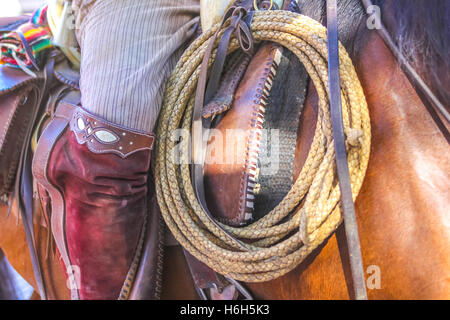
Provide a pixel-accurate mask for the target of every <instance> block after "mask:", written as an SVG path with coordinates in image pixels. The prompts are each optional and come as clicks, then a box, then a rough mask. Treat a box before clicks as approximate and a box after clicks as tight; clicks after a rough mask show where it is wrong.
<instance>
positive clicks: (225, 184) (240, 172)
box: [204, 43, 279, 225]
mask: <svg viewBox="0 0 450 320" xmlns="http://www.w3.org/2000/svg"><path fill="white" fill-rule="evenodd" d="M278 48H279V47H278V46H276V45H274V44H272V43H266V44H263V45H262V46H261V47H260V49H259V50H258V52H257V53H256V54H255V56H254V57H253V59H252V61H251V62H250V65H249V66H248V68H247V71H246V73H245V75H244V77H243V78H242V80H241V82H240V85H239V86H238V88H237V91H236V93H235V98H234V102H233V105H232V107H231V108H230V110H229V111H228V112H227V113H226V114H225V115H224V117H223V118H222V119H221V120H220V121H219V122H218V123H217V124H216V126H215V128H214V129H215V130H216V131H217V133H220V134H219V135H217V136H216V138H214V139H213V140H211V141H210V143H209V147H208V151H207V159H206V162H205V170H204V175H205V186H206V188H205V189H206V198H207V203H208V207H209V208H210V209H211V212H213V214H214V215H215V218H216V219H218V220H219V221H222V222H225V223H227V224H231V225H242V224H244V223H245V222H247V221H248V220H249V219H250V218H251V217H252V208H251V207H250V201H251V199H249V197H251V196H252V195H253V188H254V186H255V184H256V182H254V181H255V180H256V178H257V177H255V173H254V172H255V171H256V167H255V166H254V165H253V164H254V161H252V160H253V158H254V157H253V156H252V155H251V154H250V149H253V147H258V146H259V140H258V139H259V136H260V135H259V134H257V130H258V129H261V128H262V122H261V121H263V117H264V112H263V111H261V108H260V107H261V106H262V107H264V105H265V104H266V102H267V94H265V93H264V84H265V83H266V81H267V79H270V78H273V76H271V68H272V66H273V65H274V64H273V63H274V58H275V56H276V54H277V50H278ZM269 81H271V80H269ZM230 130H232V131H230ZM227 131H228V133H227ZM230 133H231V134H230ZM214 135H215V134H214V133H213V134H212V136H214ZM218 139H222V142H223V145H220V144H218V143H217V142H218ZM219 142H220V141H219ZM208 155H209V156H210V159H214V161H208ZM256 156H257V155H256ZM228 190H238V191H239V192H238V191H236V192H228Z"/></svg>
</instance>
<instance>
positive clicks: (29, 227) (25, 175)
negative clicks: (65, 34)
mask: <svg viewBox="0 0 450 320" xmlns="http://www.w3.org/2000/svg"><path fill="white" fill-rule="evenodd" d="M54 62H55V61H54V56H50V58H49V61H48V63H47V64H46V66H45V71H44V85H43V88H42V90H41V91H40V93H39V97H38V99H37V101H38V103H37V107H36V108H35V110H33V115H32V117H31V121H30V124H29V126H28V128H27V133H26V136H25V143H24V144H23V146H22V151H21V155H20V161H19V166H18V170H17V178H16V185H15V190H14V192H13V197H12V198H14V197H15V196H16V197H17V203H18V211H19V212H20V215H21V217H22V221H23V226H24V230H25V236H26V239H27V244H28V249H29V250H30V257H31V263H32V266H33V272H34V275H35V278H36V284H37V286H38V290H39V294H40V296H41V299H42V300H45V299H46V298H47V294H46V289H45V283H44V278H43V274H42V270H41V265H40V261H39V256H38V253H37V249H36V242H35V237H34V224H33V174H32V172H31V162H32V154H31V137H32V134H33V129H34V125H35V123H36V122H37V120H38V115H39V114H40V113H41V111H42V110H41V109H42V107H43V103H42V101H43V100H44V99H45V97H46V96H47V94H48V92H49V90H50V87H51V83H52V80H53V67H54Z"/></svg>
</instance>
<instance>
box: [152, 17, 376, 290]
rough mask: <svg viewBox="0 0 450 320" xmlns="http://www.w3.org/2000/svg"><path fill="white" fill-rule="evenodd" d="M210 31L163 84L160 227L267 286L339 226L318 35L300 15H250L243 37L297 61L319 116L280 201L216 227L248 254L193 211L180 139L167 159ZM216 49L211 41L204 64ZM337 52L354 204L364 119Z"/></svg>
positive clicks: (218, 264)
mask: <svg viewBox="0 0 450 320" xmlns="http://www.w3.org/2000/svg"><path fill="white" fill-rule="evenodd" d="M225 27H226V25H225V26H224V27H223V28H225ZM218 28H219V25H216V26H214V27H213V28H212V29H210V30H208V31H207V32H205V33H203V34H202V35H201V36H200V37H199V38H198V39H196V41H194V42H193V43H192V44H191V46H190V47H189V48H188V49H187V50H186V51H185V53H184V54H183V56H182V57H181V59H180V61H179V62H178V64H177V66H176V68H175V70H174V72H173V74H172V76H171V77H170V79H169V81H168V85H167V89H166V93H165V98H164V102H163V107H162V110H161V114H160V118H159V123H158V130H157V144H156V162H155V168H154V169H155V178H156V192H157V198H158V203H159V206H160V209H161V212H162V216H163V218H164V220H165V222H166V224H167V226H168V227H169V229H170V230H171V232H172V233H173V235H174V236H175V238H176V239H177V240H178V242H179V243H180V244H181V245H182V246H183V247H184V248H186V249H187V250H188V251H189V252H190V253H191V254H192V255H193V256H195V257H196V258H197V259H199V260H200V261H202V262H204V263H205V264H207V265H208V266H209V267H211V268H212V269H214V270H215V271H216V272H218V273H220V274H223V275H226V276H229V277H231V278H234V279H236V280H239V281H245V282H262V281H268V280H272V279H274V278H277V277H279V276H282V275H284V274H286V273H287V272H289V271H291V270H292V269H294V268H295V267H296V266H298V265H299V264H300V263H301V262H302V261H303V260H304V259H305V258H306V257H307V256H308V255H309V254H310V253H311V251H313V250H314V249H315V248H317V247H318V246H319V245H320V244H322V243H323V242H324V241H325V240H326V239H327V238H328V237H329V236H330V235H331V234H332V233H333V232H334V231H335V230H336V229H337V227H338V226H339V225H340V223H341V222H342V215H341V211H340V205H339V201H340V190H339V185H338V181H337V174H336V165H335V155H334V145H333V138H332V129H331V119H330V106H329V86H328V70H327V35H326V28H325V27H323V26H322V25H321V24H319V23H318V22H317V21H315V20H312V19H310V18H308V17H306V16H303V15H299V14H296V13H291V12H287V11H257V12H255V13H254V17H253V21H252V25H251V31H252V34H253V37H254V40H255V42H259V41H263V40H267V41H273V42H276V43H279V44H281V45H283V46H285V47H287V48H288V49H289V50H291V51H292V52H293V53H294V54H295V55H296V56H297V57H298V59H300V61H301V62H302V63H303V65H304V66H305V68H306V70H307V72H308V74H309V76H310V77H311V79H312V81H313V83H314V85H315V88H316V90H317V93H318V96H319V112H318V119H317V125H316V129H315V134H314V139H313V141H312V144H311V147H310V150H309V154H308V156H307V159H306V162H305V164H304V166H303V168H302V170H301V172H300V174H299V176H298V178H297V180H296V181H295V183H294V185H293V186H292V188H291V190H290V191H289V193H288V194H287V195H286V196H285V198H284V199H283V200H282V201H281V202H280V203H279V204H278V205H277V206H276V207H275V208H274V209H273V210H272V211H270V212H269V213H267V214H266V215H265V216H264V217H263V218H261V219H260V220H258V221H256V222H254V223H252V224H250V225H248V226H245V227H240V228H236V227H231V226H227V225H223V224H221V226H222V227H223V228H224V229H225V230H226V231H227V232H228V233H229V234H231V235H232V236H233V237H235V238H237V239H239V240H240V241H242V242H243V243H245V245H246V247H247V250H243V249H242V247H240V246H239V245H237V244H236V243H235V242H234V241H232V240H231V239H230V238H229V237H228V236H227V234H226V233H225V232H224V231H223V230H221V229H220V228H218V227H217V226H216V225H215V224H214V223H212V222H211V221H210V220H209V218H208V217H207V214H206V213H205V212H204V211H203V210H202V209H201V207H200V204H199V202H198V200H197V198H196V196H195V191H194V190H193V188H192V184H191V178H190V170H189V159H188V155H189V150H188V147H189V144H188V143H187V142H186V141H184V142H183V143H182V144H181V145H182V146H181V148H182V151H183V152H182V154H181V157H182V161H180V162H176V163H175V161H174V160H173V156H172V155H173V153H172V152H173V150H174V147H175V145H176V144H177V143H178V142H177V141H176V139H175V137H174V135H173V132H174V131H175V130H176V129H179V128H183V129H185V130H187V131H188V132H190V129H191V120H192V111H193V106H194V96H195V89H196V85H197V80H198V76H199V73H200V65H201V62H202V58H203V55H204V53H205V49H206V46H207V45H208V43H209V40H210V39H211V38H212V36H213V35H214V33H215V32H216V31H217V29H218ZM221 32H223V30H220V31H219V39H220V33H221ZM217 46H218V41H217V43H216V44H215V49H214V51H213V54H212V57H211V59H210V61H209V66H211V64H212V62H213V61H214V58H215V54H216V51H217V50H216V49H217ZM238 47H239V44H238V43H237V40H236V39H232V41H231V42H230V46H229V53H231V52H232V51H234V50H236V49H238ZM339 50H340V57H339V58H340V66H341V68H340V75H341V87H342V91H341V95H342V108H343V120H344V127H345V133H346V136H347V146H348V147H347V152H348V162H349V169H350V177H351V183H352V193H353V199H355V198H356V196H357V195H358V193H359V190H360V189H361V185H362V182H363V179H364V176H365V173H366V169H367V164H368V160H369V153H370V138H371V136H370V118H369V112H368V108H367V103H366V100H365V97H364V93H363V90H362V87H361V84H360V82H359V80H358V77H357V75H356V72H355V70H354V67H353V65H352V62H351V59H350V58H349V56H348V54H347V53H346V51H345V49H344V47H343V46H342V45H341V44H340V48H339ZM180 163H181V164H180ZM300 202H302V203H303V205H302V206H299V204H300Z"/></svg>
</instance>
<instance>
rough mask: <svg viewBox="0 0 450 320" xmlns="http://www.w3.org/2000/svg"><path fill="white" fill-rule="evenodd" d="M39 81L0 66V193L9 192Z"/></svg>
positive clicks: (36, 101)
mask: <svg viewBox="0 0 450 320" xmlns="http://www.w3.org/2000/svg"><path fill="white" fill-rule="evenodd" d="M39 81H40V79H36V78H32V77H30V76H29V75H27V74H25V73H24V72H22V71H21V70H17V69H14V68H11V67H7V66H0V168H1V170H0V194H6V193H9V192H11V191H12V188H13V185H14V177H15V173H16V170H17V165H18V161H19V156H20V151H21V148H22V145H23V143H24V139H25V135H26V131H27V128H28V125H29V124H30V120H31V116H32V114H33V112H32V111H33V110H34V108H37V107H38V106H37V104H38V93H39V89H38V86H37V84H38V82H39Z"/></svg>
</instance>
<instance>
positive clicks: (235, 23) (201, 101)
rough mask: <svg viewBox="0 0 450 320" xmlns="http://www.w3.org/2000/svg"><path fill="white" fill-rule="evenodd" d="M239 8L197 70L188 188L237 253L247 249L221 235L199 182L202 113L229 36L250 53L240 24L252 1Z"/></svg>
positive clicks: (216, 82) (206, 126) (230, 14)
mask: <svg viewBox="0 0 450 320" xmlns="http://www.w3.org/2000/svg"><path fill="white" fill-rule="evenodd" d="M240 5H242V6H232V7H231V8H230V9H229V10H228V11H227V13H226V14H225V16H224V17H223V20H222V23H221V26H220V27H219V29H218V30H217V32H216V34H215V35H214V36H213V37H212V39H211V40H210V42H209V44H208V46H207V48H206V51H205V55H204V57H203V60H202V64H201V67H200V76H199V80H198V84H197V91H196V95H195V104H194V112H193V118H192V156H193V164H192V185H193V187H194V190H195V193H196V196H197V199H198V200H199V203H200V206H201V207H202V209H203V210H204V211H205V212H206V214H207V216H208V217H209V219H210V220H211V222H212V223H214V224H215V225H216V227H217V228H219V229H221V230H222V231H223V232H224V233H225V234H226V235H227V236H228V237H229V238H230V240H232V241H233V242H235V243H236V244H237V245H238V246H239V247H240V248H241V249H243V250H246V251H247V250H248V249H247V246H246V245H245V244H244V243H243V242H242V241H239V240H238V239H236V238H234V237H233V236H231V235H230V234H229V233H228V232H227V231H225V229H224V228H223V227H222V226H221V225H220V224H218V223H217V221H216V220H215V219H214V217H213V216H212V214H211V212H210V211H209V209H208V207H207V205H206V197H205V187H204V181H203V171H204V165H203V164H204V157H205V154H206V144H207V141H204V139H203V129H209V128H210V127H211V123H212V119H211V118H207V119H203V118H202V113H203V112H202V110H203V106H204V105H205V104H207V103H209V102H210V101H211V99H213V97H214V95H215V94H216V92H217V90H218V88H219V81H220V76H221V74H222V70H223V66H224V63H225V58H226V56H227V49H228V45H229V43H230V40H231V35H232V34H233V32H235V33H236V37H237V38H238V39H239V43H240V44H241V48H242V50H243V51H244V52H246V53H248V54H252V53H253V37H252V35H251V32H250V27H249V25H250V21H249V20H246V21H244V19H245V18H248V12H249V11H248V10H251V8H252V6H253V1H251V0H245V1H242V3H241V4H240ZM250 17H251V15H250ZM230 18H231V23H230V26H229V27H227V29H225V31H224V33H223V35H222V38H221V40H220V43H219V47H218V48H217V54H216V59H215V61H214V63H213V66H212V68H211V72H210V74H211V76H210V78H209V81H208V85H206V83H207V79H208V64H209V60H210V58H211V57H212V53H213V49H214V44H215V42H216V40H217V38H218V35H219V32H220V31H221V29H222V28H221V27H222V26H223V25H224V24H225V22H226V21H227V20H228V19H230ZM205 89H206V90H205ZM205 91H206V92H205ZM205 102H206V103H205Z"/></svg>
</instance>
